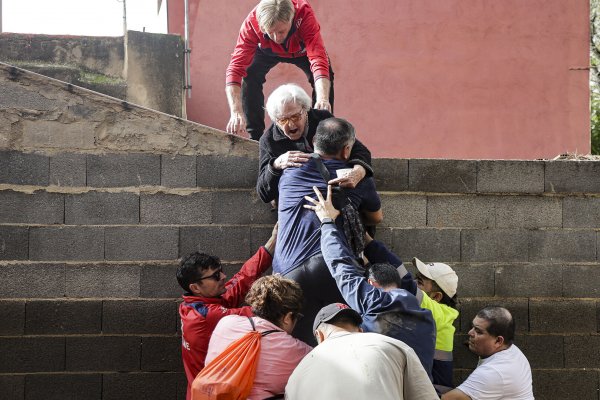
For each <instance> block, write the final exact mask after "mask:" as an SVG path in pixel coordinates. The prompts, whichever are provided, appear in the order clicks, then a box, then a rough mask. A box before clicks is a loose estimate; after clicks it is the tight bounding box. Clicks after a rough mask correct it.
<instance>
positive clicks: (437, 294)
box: [429, 292, 444, 303]
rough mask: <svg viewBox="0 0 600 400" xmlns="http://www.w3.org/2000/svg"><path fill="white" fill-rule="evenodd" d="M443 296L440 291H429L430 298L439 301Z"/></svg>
mask: <svg viewBox="0 0 600 400" xmlns="http://www.w3.org/2000/svg"><path fill="white" fill-rule="evenodd" d="M443 297H444V295H443V294H442V292H431V293H429V298H431V300H433V301H435V302H437V303H439V302H440V301H442V298H443Z"/></svg>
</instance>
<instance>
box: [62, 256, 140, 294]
mask: <svg viewBox="0 0 600 400" xmlns="http://www.w3.org/2000/svg"><path fill="white" fill-rule="evenodd" d="M65 269H66V273H65V275H66V277H65V279H64V282H65V285H66V295H67V296H68V297H87V298H90V297H98V298H107V297H120V298H130V297H138V296H139V294H140V267H139V266H138V265H103V264H100V265H85V264H84V265H68V266H67V267H66V268H65Z"/></svg>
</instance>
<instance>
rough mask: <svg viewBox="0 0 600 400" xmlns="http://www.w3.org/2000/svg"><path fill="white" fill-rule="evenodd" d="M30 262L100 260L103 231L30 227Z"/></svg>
mask: <svg viewBox="0 0 600 400" xmlns="http://www.w3.org/2000/svg"><path fill="white" fill-rule="evenodd" d="M29 258H30V259H31V260H52V261H67V260H69V261H71V260H102V259H103V258H104V230H103V228H98V227H79V226H63V227H32V228H30V229H29Z"/></svg>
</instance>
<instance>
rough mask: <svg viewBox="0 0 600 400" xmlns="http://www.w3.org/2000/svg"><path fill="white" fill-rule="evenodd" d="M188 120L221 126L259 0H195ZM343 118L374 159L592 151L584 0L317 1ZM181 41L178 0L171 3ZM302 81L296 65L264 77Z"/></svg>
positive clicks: (271, 81)
mask: <svg viewBox="0 0 600 400" xmlns="http://www.w3.org/2000/svg"><path fill="white" fill-rule="evenodd" d="M189 2H190V36H191V47H192V66H191V73H192V84H193V92H192V93H193V97H192V98H191V99H189V100H188V104H187V113H188V118H189V119H191V120H193V121H197V122H200V123H202V124H206V125H210V126H213V127H216V128H219V129H224V128H225V125H226V123H227V120H228V118H229V111H228V107H227V101H226V98H225V93H224V81H225V68H226V67H227V64H228V62H229V55H230V54H231V51H232V50H233V46H234V44H235V41H236V38H237V34H238V31H239V27H240V25H241V23H242V21H243V19H244V18H245V16H246V15H247V14H248V12H249V11H250V10H251V9H252V7H253V6H254V5H255V4H257V2H258V0H235V1H232V0H225V1H224V0H202V1H199V0H189ZM311 4H312V6H313V8H314V9H315V12H316V14H317V17H318V19H319V21H320V23H321V30H322V35H323V38H324V41H325V45H326V47H327V50H328V52H329V55H330V57H331V60H332V64H333V68H334V72H335V93H336V101H335V111H336V116H340V117H344V118H347V119H348V120H349V121H351V122H352V123H353V124H354V125H355V126H356V128H357V133H358V135H359V138H360V139H361V140H362V141H363V142H364V143H365V144H367V145H368V146H369V148H370V149H371V150H372V152H373V154H374V156H376V157H402V158H405V157H406V158H466V159H478V158H500V159H535V158H548V157H554V156H556V155H558V154H560V153H564V152H577V153H580V154H586V153H588V152H589V151H590V138H589V116H588V115H589V104H588V103H589V100H588V70H587V69H586V68H587V65H588V30H589V28H588V12H589V6H588V0H527V1H524V0H502V1H496V0H443V1H437V0H380V1H375V2H369V1H364V0H312V1H311ZM168 6H169V31H170V32H171V33H181V34H183V1H173V0H171V1H169V4H168ZM287 81H294V82H298V83H302V84H303V86H305V88H307V89H308V88H309V87H308V86H307V84H306V82H305V77H304V75H303V74H302V73H301V72H300V71H299V70H297V69H296V68H295V67H293V66H285V65H282V66H278V67H276V68H275V69H274V70H273V71H272V72H271V73H270V74H269V76H268V81H267V84H266V89H265V95H268V94H269V93H270V92H271V90H273V89H274V88H275V87H276V86H277V85H279V84H281V83H284V82H287Z"/></svg>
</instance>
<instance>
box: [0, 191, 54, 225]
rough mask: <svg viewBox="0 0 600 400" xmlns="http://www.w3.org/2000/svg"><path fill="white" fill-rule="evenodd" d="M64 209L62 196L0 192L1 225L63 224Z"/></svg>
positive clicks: (45, 193) (43, 193) (40, 193)
mask: <svg viewBox="0 0 600 400" xmlns="http://www.w3.org/2000/svg"><path fill="white" fill-rule="evenodd" d="M64 208H65V203H64V195H62V194H58V193H47V192H42V191H35V192H33V193H31V194H29V193H21V192H15V191H12V190H6V191H0V223H17V224H62V223H63V221H64Z"/></svg>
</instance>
